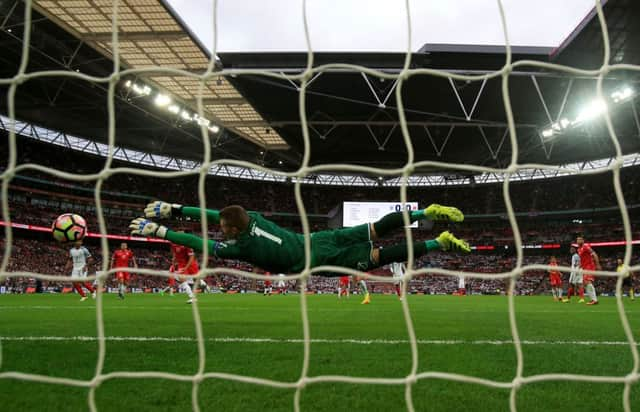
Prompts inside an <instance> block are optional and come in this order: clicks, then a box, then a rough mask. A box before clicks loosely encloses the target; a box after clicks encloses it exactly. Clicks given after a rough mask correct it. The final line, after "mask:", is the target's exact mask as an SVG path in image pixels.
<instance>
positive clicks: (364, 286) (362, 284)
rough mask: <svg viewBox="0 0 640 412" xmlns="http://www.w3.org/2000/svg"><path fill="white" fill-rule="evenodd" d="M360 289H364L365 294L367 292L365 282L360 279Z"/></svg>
mask: <svg viewBox="0 0 640 412" xmlns="http://www.w3.org/2000/svg"><path fill="white" fill-rule="evenodd" d="M360 290H362V291H364V293H365V294H367V293H369V290H368V289H367V283H366V282H365V281H364V280H361V281H360Z"/></svg>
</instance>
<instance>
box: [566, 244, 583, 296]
mask: <svg viewBox="0 0 640 412" xmlns="http://www.w3.org/2000/svg"><path fill="white" fill-rule="evenodd" d="M570 251H571V275H570V276H569V287H568V288H567V297H566V298H563V299H562V302H563V303H568V302H570V301H571V295H573V294H576V295H580V303H582V302H584V287H583V286H582V273H580V272H578V269H580V255H578V252H577V251H576V248H575V247H573V246H572V247H571V249H570Z"/></svg>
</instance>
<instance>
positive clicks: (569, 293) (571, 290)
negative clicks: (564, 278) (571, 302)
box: [567, 286, 573, 299]
mask: <svg viewBox="0 0 640 412" xmlns="http://www.w3.org/2000/svg"><path fill="white" fill-rule="evenodd" d="M571 295H573V287H571V286H569V290H567V299H571Z"/></svg>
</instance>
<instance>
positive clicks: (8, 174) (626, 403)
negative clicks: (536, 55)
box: [0, 0, 640, 411]
mask: <svg viewBox="0 0 640 412" xmlns="http://www.w3.org/2000/svg"><path fill="white" fill-rule="evenodd" d="M496 1H497V4H498V8H499V10H500V19H501V23H502V31H503V33H504V39H505V44H506V54H505V62H504V65H503V66H502V68H500V69H499V70H496V71H494V72H491V73H488V74H484V75H463V74H458V73H452V72H447V71H442V70H435V69H424V68H420V69H414V68H411V18H410V16H411V11H410V1H409V0H405V2H404V8H405V13H406V29H407V39H408V41H407V49H406V53H405V59H404V64H403V68H402V70H401V71H400V72H399V73H394V74H391V73H386V72H382V71H379V70H373V69H370V68H366V67H363V66H358V65H350V64H326V65H322V66H314V49H313V45H312V43H311V40H310V35H309V27H308V23H307V17H308V16H307V13H306V7H307V4H306V1H305V0H302V9H301V10H300V14H301V19H302V20H303V23H304V33H305V42H306V45H307V64H306V68H305V70H304V71H303V72H302V73H300V74H283V73H274V72H269V71H261V70H250V69H246V70H245V69H242V70H237V69H236V70H228V69H223V70H217V69H216V66H215V58H211V59H210V61H209V65H208V69H207V70H206V71H205V72H204V73H201V74H195V73H192V72H188V71H185V70H179V69H170V68H166V67H153V68H144V69H127V70H121V69H120V66H121V64H120V56H119V42H118V30H115V28H116V27H118V1H117V0H114V2H113V14H112V44H113V72H112V73H111V74H110V75H109V76H106V77H93V76H89V75H86V74H82V73H77V72H74V71H71V70H69V71H63V70H60V71H47V72H44V71H36V72H27V65H28V62H29V47H30V36H31V24H30V23H31V10H32V1H31V0H25V5H26V7H25V22H26V24H24V33H23V49H22V56H21V63H20V66H19V69H18V71H17V73H16V74H15V75H14V76H13V77H10V78H2V79H0V84H2V85H8V87H9V91H8V95H7V97H8V108H9V113H8V115H9V117H10V119H11V121H12V122H15V118H16V107H15V97H16V93H18V88H19V86H20V84H21V83H22V82H24V81H27V80H29V79H34V78H37V77H43V76H55V77H59V78H60V79H64V78H65V77H67V78H76V79H81V80H85V81H88V82H95V83H101V84H105V85H107V86H108V104H107V108H108V125H109V128H108V146H109V153H108V156H107V158H106V161H105V165H104V167H103V169H102V170H101V171H100V172H99V173H97V174H93V175H78V174H70V173H65V172H61V171H57V170H55V169H52V168H49V167H45V166H42V165H37V164H30V163H28V164H21V165H17V148H16V132H17V131H16V130H15V127H10V133H9V153H8V167H7V169H6V170H5V171H4V172H3V173H2V175H1V176H0V177H1V179H2V218H3V220H4V221H6V222H9V223H10V211H9V203H8V190H9V184H10V183H11V180H12V178H13V177H14V176H15V175H16V173H18V172H20V171H23V170H40V171H46V172H47V173H50V174H52V175H54V176H57V177H60V178H65V179H70V180H74V181H91V180H96V181H97V183H96V190H95V195H94V198H95V203H96V212H97V216H98V224H99V228H100V233H101V234H102V235H105V234H106V224H105V218H104V213H103V207H102V202H101V189H102V186H103V183H104V181H105V180H106V179H107V178H108V177H110V176H112V175H115V174H119V173H131V174H137V175H144V176H153V177H156V178H171V177H179V176H186V175H198V176H199V180H198V198H199V206H200V207H201V208H202V210H203V213H202V216H201V222H202V223H201V229H202V233H203V235H204V236H205V239H204V242H206V240H207V239H206V236H207V218H206V214H205V213H204V209H205V208H206V206H207V205H206V201H205V199H206V196H205V179H206V177H207V173H208V171H209V169H210V167H211V166H213V165H218V164H232V165H240V166H244V167H248V168H253V169H257V170H261V171H264V172H269V173H272V174H275V175H279V176H287V177H289V178H291V179H293V180H294V181H295V186H294V187H295V199H296V204H297V207H298V211H299V214H300V215H301V218H302V226H303V231H304V234H305V235H306V236H305V255H306V266H305V269H304V270H303V271H302V272H301V273H299V274H295V275H291V276H287V278H286V279H287V280H292V279H297V280H299V285H300V288H301V291H304V290H305V287H306V284H307V281H308V279H309V277H310V276H311V275H312V274H314V273H322V272H336V271H340V272H342V273H346V274H351V275H363V274H362V273H360V272H357V271H355V270H346V269H345V268H337V267H331V266H323V267H316V268H313V269H312V268H311V267H310V237H309V233H310V229H309V220H308V217H307V214H306V210H305V206H304V204H303V201H302V196H301V184H302V180H303V178H304V177H306V176H308V175H309V174H313V173H318V172H322V171H329V170H331V171H342V172H357V173H362V172H365V173H375V174H377V175H380V176H396V177H401V178H402V182H403V183H402V185H401V187H400V200H401V202H402V203H406V202H407V179H408V177H409V176H410V175H411V174H412V172H413V170H414V169H415V168H417V167H446V168H449V169H454V170H457V171H468V172H491V173H496V174H502V175H503V176H504V181H503V183H502V191H503V196H504V200H505V205H506V210H507V213H508V216H509V222H510V225H511V227H512V229H513V234H514V241H515V247H516V267H515V268H514V269H513V270H511V271H509V272H504V273H498V274H483V273H465V275H466V277H467V278H476V279H505V280H508V282H509V283H508V288H509V292H510V293H509V295H508V298H507V299H508V309H509V323H510V329H511V335H512V339H513V345H514V350H515V353H516V361H517V364H516V373H515V375H514V376H513V379H511V380H510V381H497V380H491V379H484V378H480V377H476V376H469V375H461V374H454V373H445V372H439V371H427V372H419V371H418V356H419V353H418V346H417V342H416V334H415V331H414V325H413V322H412V319H411V311H410V302H409V301H408V300H407V299H404V300H403V301H402V311H403V315H404V319H405V323H406V329H407V333H408V336H409V345H410V349H411V370H410V373H409V374H408V375H407V376H405V377H404V378H393V379H392V378H382V377H355V376H310V375H309V363H310V349H311V342H312V335H311V331H310V328H309V318H308V312H307V297H306V295H305V293H301V294H300V307H301V312H302V332H303V350H304V357H303V362H302V364H301V367H300V377H299V379H297V380H296V381H277V380H269V379H261V378H255V377H252V376H244V375H236V374H228V373H217V372H206V371H205V358H206V355H207V354H206V350H205V346H204V338H203V331H202V322H201V319H200V314H199V311H198V306H197V304H194V305H193V307H192V311H193V320H194V324H195V328H196V338H197V348H198V370H197V372H196V373H195V374H193V375H180V374H174V373H164V372H155V371H140V372H124V371H121V372H110V373H105V372H104V360H105V354H106V346H105V332H104V321H103V299H102V294H101V293H99V294H98V297H97V300H96V321H97V331H96V336H97V341H98V359H97V362H96V365H95V373H94V375H93V378H92V379H89V380H79V379H68V378H59V377H55V376H44V375H36V374H29V373H21V372H12V371H2V369H1V368H2V346H1V344H2V342H1V341H0V381H1V380H2V379H19V380H24V381H31V382H42V383H55V384H61V385H71V386H77V387H84V388H88V389H89V391H88V399H87V402H88V407H89V409H90V410H91V411H97V410H99V408H98V405H97V404H96V401H95V392H96V389H97V388H98V387H99V386H100V385H101V384H102V383H104V382H105V381H108V380H112V379H121V378H161V379H169V380H174V381H182V382H185V381H186V382H191V383H192V408H193V410H194V411H199V410H200V406H199V402H198V392H199V386H200V384H201V383H202V382H203V381H204V380H207V379H212V378H216V379H223V380H230V381H236V382H245V383H251V384H256V385H264V386H269V387H274V388H289V389H295V396H294V402H293V409H294V411H299V410H300V409H301V408H300V397H301V393H302V391H303V390H304V389H305V388H306V387H307V386H309V385H314V384H316V383H327V382H349V383H358V384H383V385H400V386H404V388H405V401H406V409H407V410H409V411H413V410H414V404H413V398H412V388H413V386H414V384H415V383H416V382H418V381H420V380H424V379H432V378H435V379H442V380H450V381H455V382H465V383H473V384H478V385H484V386H486V387H491V388H502V389H509V390H510V402H509V406H510V409H511V411H516V410H517V405H516V396H517V393H518V390H519V389H521V388H522V387H523V386H525V385H527V384H531V383H535V382H541V381H575V382H596V383H618V384H624V391H623V397H622V399H621V401H622V402H621V403H622V405H623V408H624V410H625V411H630V410H631V404H630V392H631V387H632V385H633V384H634V383H637V381H638V380H640V374H639V367H640V356H639V354H638V348H637V343H636V341H635V339H634V336H633V334H632V331H631V328H630V325H629V321H628V319H627V315H626V313H625V311H624V307H623V303H622V299H621V296H622V294H621V288H622V280H623V277H624V276H625V275H626V274H628V273H629V272H630V271H638V270H640V267H630V262H631V252H632V246H631V245H632V244H631V240H632V239H631V228H630V223H629V214H628V212H627V208H626V203H625V200H624V198H623V194H622V189H621V185H620V169H621V167H622V165H623V156H622V151H621V147H620V143H619V140H618V138H617V136H616V132H615V130H614V128H613V125H612V120H611V117H610V115H609V113H608V112H607V111H605V112H604V113H603V115H604V118H605V121H606V126H607V130H608V133H609V137H610V139H611V143H612V144H613V146H614V148H615V153H616V156H615V160H614V161H613V162H611V164H610V165H609V166H608V167H606V168H603V169H601V170H599V171H598V172H584V173H602V172H608V171H611V172H612V173H613V182H612V183H613V186H614V189H615V194H616V199H617V203H618V206H619V208H620V212H621V216H622V221H623V225H624V235H625V241H626V245H625V254H624V264H625V267H626V268H627V269H626V271H624V272H620V273H617V272H611V271H599V272H596V274H597V275H598V276H609V277H617V284H616V292H617V293H616V302H617V308H618V313H619V316H620V321H621V323H622V326H623V329H624V332H625V335H626V338H627V341H628V343H629V349H630V351H631V354H632V357H633V365H632V367H631V368H630V370H629V372H628V374H627V375H625V376H593V375H579V374H569V373H565V374H540V375H530V376H524V374H523V369H524V364H525V359H524V357H523V352H522V342H521V340H520V336H519V328H518V323H517V321H516V312H515V301H514V293H513V292H514V288H515V283H516V280H517V279H518V278H519V276H521V275H522V274H523V273H524V272H525V271H527V270H550V267H549V266H548V265H524V264H523V249H522V239H521V235H520V231H519V229H518V223H517V221H516V218H515V215H514V210H513V206H512V203H511V198H510V195H509V185H510V179H511V177H512V176H513V175H515V174H517V173H518V171H519V170H522V169H525V168H530V167H532V166H535V167H536V168H539V169H543V170H549V171H555V170H560V169H561V167H560V166H550V165H526V164H520V163H518V140H517V138H516V128H515V123H514V117H513V112H512V108H511V99H510V95H509V76H510V73H511V71H512V70H514V69H515V68H518V67H525V66H526V67H536V68H541V69H548V70H552V71H557V72H562V73H566V74H569V75H588V76H597V88H596V92H597V96H598V97H599V98H602V97H603V87H602V83H603V79H604V76H605V75H607V74H609V73H611V72H614V71H620V70H632V71H636V72H637V71H640V66H635V65H629V64H614V65H611V64H609V61H610V60H611V59H610V57H611V56H610V42H609V37H608V31H607V25H606V21H605V18H604V14H603V10H602V5H601V4H600V1H599V0H595V5H596V9H597V18H598V19H599V22H600V25H601V27H602V37H603V43H604V58H603V63H602V65H601V66H600V68H598V69H597V70H583V69H578V68H574V67H569V66H562V65H557V64H551V63H543V62H539V61H527V60H522V61H518V62H515V63H514V62H513V61H512V54H511V47H510V45H509V37H508V34H507V27H508V24H509V22H508V21H507V20H506V18H505V13H504V9H503V5H502V2H501V1H500V0H496ZM216 6H217V3H216V2H215V0H214V8H213V9H214V12H213V16H212V22H213V28H214V38H213V40H214V41H213V44H214V47H213V52H212V54H211V55H212V56H215V55H216V47H215V44H216V30H217V25H216V23H217V20H216ZM331 69H341V70H348V71H354V72H360V73H365V74H367V75H370V76H375V77H378V78H384V79H388V80H398V83H397V87H396V88H395V98H396V101H397V105H398V117H399V120H400V127H401V131H402V136H403V141H404V144H405V147H406V151H407V159H408V160H407V162H406V164H405V165H404V167H402V168H399V169H393V170H392V169H381V168H371V167H364V166H356V165H332V164H327V165H318V166H310V165H309V164H310V154H311V153H310V150H311V149H310V147H311V146H310V136H309V127H308V118H307V114H306V106H305V105H306V98H305V97H306V93H307V87H308V84H309V82H310V80H311V79H312V78H313V76H314V75H316V74H317V73H320V72H323V71H327V70H331ZM151 71H154V72H159V71H160V72H162V73H165V74H173V75H180V76H186V77H190V78H193V79H197V80H198V81H199V82H200V90H199V93H198V99H197V105H198V113H199V116H200V117H203V94H204V90H205V85H206V84H207V83H209V82H214V81H215V79H216V77H218V76H229V75H237V76H242V75H262V76H270V77H273V78H279V79H287V80H291V81H299V82H300V88H299V102H298V104H299V115H300V119H301V122H302V132H303V142H304V155H303V159H302V164H301V166H300V168H299V169H298V170H296V171H294V172H291V173H284V172H280V171H276V170H270V169H267V168H264V167H262V166H260V165H257V164H254V163H251V162H247V161H237V160H233V161H232V160H230V159H223V160H216V161H212V160H211V158H212V157H211V153H212V147H211V144H210V141H209V139H208V135H207V128H206V126H205V125H201V132H202V137H203V139H202V140H203V151H204V160H203V162H202V166H201V167H199V168H197V169H195V170H193V171H173V172H157V171H147V170H139V169H135V168H128V167H127V168H113V167H112V161H113V157H114V146H115V126H116V119H115V103H114V95H115V90H116V86H117V84H118V81H119V80H120V79H121V78H122V77H123V76H125V75H129V74H144V73H147V72H151ZM414 75H430V76H436V77H440V78H443V79H448V80H461V81H483V80H486V79H492V78H500V79H501V81H502V93H503V104H504V110H505V113H506V117H507V120H508V126H509V127H508V131H509V139H510V143H511V146H512V155H511V160H510V163H509V165H508V166H507V167H505V168H502V169H498V168H487V167H480V166H472V165H465V164H445V163H440V162H434V161H415V157H414V151H413V146H412V143H411V137H410V134H409V129H408V125H407V120H406V117H405V113H404V106H403V101H402V89H403V85H404V84H405V82H406V81H407V80H408V79H409V78H410V77H411V76H414ZM404 219H405V226H407V227H406V228H405V236H406V237H407V238H408V239H410V238H411V232H410V229H409V228H408V226H409V216H408V213H407V212H406V210H405V211H404ZM4 230H5V239H6V247H5V249H4V252H3V256H2V261H1V265H0V279H3V278H6V277H10V276H13V275H14V274H13V273H11V272H7V271H6V270H7V265H8V261H9V257H10V254H11V244H12V240H13V235H12V228H11V225H10V224H9V225H6V226H5V229H4ZM101 252H102V255H103V256H110V253H109V246H108V243H107V239H106V237H104V236H103V237H102V238H101ZM408 253H409V259H408V262H409V264H408V268H407V273H406V279H407V280H410V279H411V278H412V277H414V276H417V275H421V274H425V273H427V272H429V273H436V274H443V275H450V276H453V275H457V273H456V272H455V271H451V270H444V269H432V268H429V269H423V270H416V269H415V267H414V266H413V262H414V259H413V250H412V249H411V248H409V249H408ZM208 257H209V256H208V252H207V248H206V247H205V248H203V253H202V260H201V262H202V263H206V262H207V261H208ZM201 267H202V270H201V271H200V274H199V276H200V277H203V276H207V275H212V274H218V273H222V272H223V271H224V273H232V274H235V275H238V276H245V277H251V278H254V279H265V277H264V276H261V275H255V274H252V273H246V272H241V271H238V270H231V269H227V268H224V269H215V268H207V267H206V265H204V264H203V265H202V266H201ZM557 269H558V270H561V271H563V272H567V273H568V272H570V271H571V268H570V267H559V268H557ZM100 270H101V271H102V275H101V276H100V277H98V282H99V285H100V286H102V285H103V283H104V280H105V279H106V276H108V275H111V274H113V273H114V272H115V271H116V270H115V269H114V270H109V267H108V259H103V261H102V267H101V268H100ZM137 272H138V273H141V274H147V275H156V276H157V275H158V273H157V271H154V270H149V269H147V270H145V269H138V270H137ZM23 276H24V274H23ZM28 276H30V277H34V278H39V279H43V280H60V279H61V278H60V277H58V276H48V275H43V274H38V273H28ZM163 276H168V274H164V275H163ZM369 277H370V278H372V279H375V280H380V281H387V282H389V281H391V280H390V279H389V278H384V277H377V276H369ZM67 279H69V280H71V279H72V278H70V277H68V278H67ZM88 279H91V278H88ZM407 284H408V282H404V284H403V289H404V290H403V293H406V288H407V286H406V285H407Z"/></svg>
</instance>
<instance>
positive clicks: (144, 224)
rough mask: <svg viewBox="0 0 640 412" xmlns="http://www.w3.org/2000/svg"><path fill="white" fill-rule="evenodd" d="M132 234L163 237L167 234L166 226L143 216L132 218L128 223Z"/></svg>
mask: <svg viewBox="0 0 640 412" xmlns="http://www.w3.org/2000/svg"><path fill="white" fill-rule="evenodd" d="M129 229H131V234H132V235H142V236H150V237H159V238H161V239H164V238H165V236H167V230H169V229H167V227H166V226H161V225H159V224H157V223H154V222H152V221H150V220H147V219H145V218H143V217H139V218H137V219H133V220H132V221H131V224H130V225H129Z"/></svg>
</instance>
